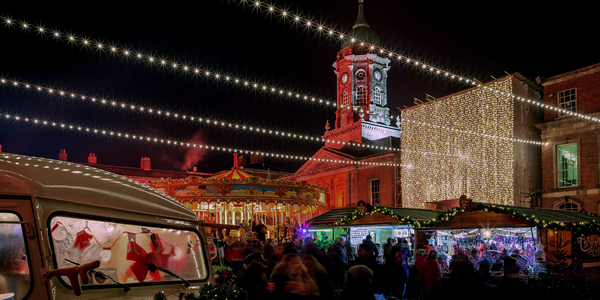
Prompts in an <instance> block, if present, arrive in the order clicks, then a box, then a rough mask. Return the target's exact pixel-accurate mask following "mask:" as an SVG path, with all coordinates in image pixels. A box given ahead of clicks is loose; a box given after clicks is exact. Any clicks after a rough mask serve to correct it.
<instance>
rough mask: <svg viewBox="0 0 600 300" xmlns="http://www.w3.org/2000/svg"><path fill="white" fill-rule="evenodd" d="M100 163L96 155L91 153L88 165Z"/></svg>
mask: <svg viewBox="0 0 600 300" xmlns="http://www.w3.org/2000/svg"><path fill="white" fill-rule="evenodd" d="M95 163H98V158H96V153H90V156H88V164H95Z"/></svg>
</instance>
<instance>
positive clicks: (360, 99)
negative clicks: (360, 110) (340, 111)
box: [356, 85, 369, 106]
mask: <svg viewBox="0 0 600 300" xmlns="http://www.w3.org/2000/svg"><path fill="white" fill-rule="evenodd" d="M367 91H368V89H367V87H366V86H364V85H359V86H358V87H357V88H356V105H358V106H365V105H368V104H369V103H367Z"/></svg>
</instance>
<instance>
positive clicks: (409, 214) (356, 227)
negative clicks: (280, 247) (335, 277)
mask: <svg viewBox="0 0 600 300" xmlns="http://www.w3.org/2000/svg"><path fill="white" fill-rule="evenodd" d="M363 203H364V202H363ZM437 215H438V214H437V213H436V212H434V211H431V210H426V209H413V208H402V207H392V206H374V207H368V206H364V207H361V205H358V206H357V207H350V208H340V209H332V210H330V211H329V212H326V213H324V214H322V215H320V216H318V217H316V218H313V219H311V220H309V221H308V222H307V223H308V224H309V227H308V231H309V232H315V233H316V232H319V233H320V234H321V235H323V233H330V234H331V238H332V239H337V238H338V237H340V236H344V237H346V239H347V240H348V242H349V243H350V245H351V247H352V248H353V249H354V251H356V250H357V249H358V246H359V245H360V244H362V243H363V240H364V239H365V238H366V236H367V235H371V237H372V238H373V242H374V243H375V244H376V245H377V246H378V247H379V250H380V251H379V252H380V253H383V251H381V250H382V249H381V247H382V246H383V245H384V244H385V243H386V241H387V239H388V238H393V239H394V240H396V241H398V239H406V240H407V241H408V242H409V245H412V243H413V237H414V230H413V227H412V225H411V222H414V221H415V220H417V221H426V220H431V219H433V218H435V217H436V216H437Z"/></svg>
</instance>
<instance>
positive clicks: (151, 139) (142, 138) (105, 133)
mask: <svg viewBox="0 0 600 300" xmlns="http://www.w3.org/2000/svg"><path fill="white" fill-rule="evenodd" d="M0 115H2V116H4V117H2V118H0V120H3V121H15V122H23V123H26V124H32V125H39V126H44V127H49V128H56V129H61V130H69V131H72V132H81V133H89V134H94V135H97V136H101V137H114V138H122V139H125V140H128V141H138V142H148V143H156V144H160V145H166V146H181V147H188V148H196V149H203V150H211V151H213V150H214V151H218V152H228V153H240V154H250V155H261V156H266V157H273V158H278V159H288V160H296V161H298V160H299V161H317V162H328V163H335V164H345V165H359V166H393V167H397V166H403V165H401V164H393V163H378V162H368V161H355V160H341V159H324V158H314V157H307V156H298V155H290V154H282V153H271V152H262V151H251V150H243V149H236V148H230V147H223V146H220V145H211V144H201V143H190V142H184V141H179V140H176V139H167V138H159V137H155V136H146V135H139V134H131V133H126V132H125V131H122V132H121V131H111V130H106V129H98V128H93V127H85V126H80V125H73V124H67V123H64V122H55V121H49V120H43V119H39V118H30V117H21V116H17V115H12V114H8V113H0Z"/></svg>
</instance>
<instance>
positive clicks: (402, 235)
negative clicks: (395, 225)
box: [394, 228, 415, 238]
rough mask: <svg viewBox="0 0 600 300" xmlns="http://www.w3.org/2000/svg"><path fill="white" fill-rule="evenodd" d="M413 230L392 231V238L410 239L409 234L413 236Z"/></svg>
mask: <svg viewBox="0 0 600 300" xmlns="http://www.w3.org/2000/svg"><path fill="white" fill-rule="evenodd" d="M414 233H415V230H414V229H408V228H402V229H394V237H399V238H407V237H410V235H411V234H414Z"/></svg>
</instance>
